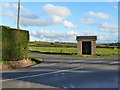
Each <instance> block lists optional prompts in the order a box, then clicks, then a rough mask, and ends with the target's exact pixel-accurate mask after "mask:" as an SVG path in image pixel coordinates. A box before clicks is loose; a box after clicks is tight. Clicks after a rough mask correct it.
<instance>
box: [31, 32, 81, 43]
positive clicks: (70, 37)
mask: <svg viewBox="0 0 120 90" xmlns="http://www.w3.org/2000/svg"><path fill="white" fill-rule="evenodd" d="M30 33H31V38H36V40H40V41H74V40H75V38H76V36H77V35H79V33H78V32H75V31H67V32H62V33H61V32H58V31H55V30H39V31H32V32H30ZM31 40H32V39H31Z"/></svg>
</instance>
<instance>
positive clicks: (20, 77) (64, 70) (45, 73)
mask: <svg viewBox="0 0 120 90" xmlns="http://www.w3.org/2000/svg"><path fill="white" fill-rule="evenodd" d="M82 68H84V67H80V68H72V69H66V70H59V71H56V72H49V73H42V74H36V75H31V76H24V77H17V78H11V79H6V80H1V81H0V82H3V81H10V80H17V79H23V78H30V77H36V76H43V75H48V74H54V73H60V72H65V71H72V70H77V69H82Z"/></svg>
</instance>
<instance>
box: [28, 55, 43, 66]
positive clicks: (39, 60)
mask: <svg viewBox="0 0 120 90" xmlns="http://www.w3.org/2000/svg"><path fill="white" fill-rule="evenodd" d="M28 59H29V60H31V61H32V62H33V64H39V63H41V62H43V61H44V60H43V59H41V58H36V57H32V56H29V57H28Z"/></svg>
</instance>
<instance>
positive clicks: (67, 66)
mask: <svg viewBox="0 0 120 90" xmlns="http://www.w3.org/2000/svg"><path fill="white" fill-rule="evenodd" d="M29 55H30V56H33V57H37V58H42V59H44V62H43V63H40V64H37V65H35V66H31V67H28V68H23V69H16V70H11V71H4V72H2V80H1V81H2V84H3V88H118V86H119V85H118V62H119V61H118V57H102V58H97V57H94V58H92V57H65V56H53V55H45V54H39V53H29Z"/></svg>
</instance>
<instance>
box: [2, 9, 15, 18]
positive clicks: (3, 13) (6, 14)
mask: <svg viewBox="0 0 120 90" xmlns="http://www.w3.org/2000/svg"><path fill="white" fill-rule="evenodd" d="M15 15H16V14H15V13H14V12H13V11H11V10H7V11H3V12H2V13H1V14H0V16H10V17H15Z"/></svg>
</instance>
